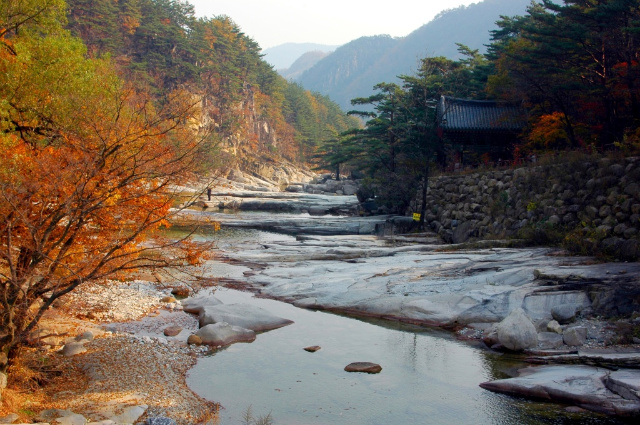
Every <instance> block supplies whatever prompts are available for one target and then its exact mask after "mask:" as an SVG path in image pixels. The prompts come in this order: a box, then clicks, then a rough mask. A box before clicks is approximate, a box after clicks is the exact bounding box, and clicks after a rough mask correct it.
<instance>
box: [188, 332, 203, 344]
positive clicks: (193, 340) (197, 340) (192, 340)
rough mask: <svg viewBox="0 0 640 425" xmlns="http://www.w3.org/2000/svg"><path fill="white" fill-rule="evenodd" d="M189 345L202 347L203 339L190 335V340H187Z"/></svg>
mask: <svg viewBox="0 0 640 425" xmlns="http://www.w3.org/2000/svg"><path fill="white" fill-rule="evenodd" d="M187 344H189V345H202V338H200V337H199V336H198V335H195V334H193V335H189V338H187Z"/></svg>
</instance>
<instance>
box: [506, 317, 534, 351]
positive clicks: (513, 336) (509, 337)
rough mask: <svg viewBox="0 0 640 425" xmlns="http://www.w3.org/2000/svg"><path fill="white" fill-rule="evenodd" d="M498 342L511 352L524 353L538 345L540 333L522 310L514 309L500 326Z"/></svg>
mask: <svg viewBox="0 0 640 425" xmlns="http://www.w3.org/2000/svg"><path fill="white" fill-rule="evenodd" d="M497 332H498V340H499V341H500V344H502V346H504V347H505V348H506V349H508V350H511V351H522V350H526V349H527V348H533V347H535V346H536V345H538V333H537V331H536V327H535V326H534V324H533V323H532V322H531V319H529V317H528V316H527V315H526V314H525V312H524V310H522V309H521V308H516V309H514V310H513V311H512V312H511V313H509V315H508V316H507V317H506V318H505V319H504V320H503V321H502V322H500V323H499V324H498V327H497Z"/></svg>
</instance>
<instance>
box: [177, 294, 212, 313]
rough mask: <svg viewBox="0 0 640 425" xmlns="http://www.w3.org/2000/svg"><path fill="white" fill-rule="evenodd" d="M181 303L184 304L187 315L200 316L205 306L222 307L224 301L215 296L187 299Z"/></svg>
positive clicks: (198, 296) (183, 307) (199, 296)
mask: <svg viewBox="0 0 640 425" xmlns="http://www.w3.org/2000/svg"><path fill="white" fill-rule="evenodd" d="M180 303H181V304H182V309H183V310H184V311H186V312H187V313H193V314H199V313H200V310H202V308H204V307H205V306H212V305H220V304H222V301H220V300H219V299H217V298H216V297H214V296H213V295H197V296H194V297H189V298H185V299H184V300H182V301H181V302H180Z"/></svg>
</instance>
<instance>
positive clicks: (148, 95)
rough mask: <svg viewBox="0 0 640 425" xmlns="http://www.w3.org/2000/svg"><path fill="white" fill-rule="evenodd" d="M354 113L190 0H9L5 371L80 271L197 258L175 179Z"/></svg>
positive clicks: (294, 150)
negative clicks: (176, 224) (172, 231)
mask: <svg viewBox="0 0 640 425" xmlns="http://www.w3.org/2000/svg"><path fill="white" fill-rule="evenodd" d="M354 125H356V126H357V125H358V121H357V120H356V119H355V118H351V117H348V116H346V115H345V114H344V113H343V112H342V111H341V110H340V108H339V107H338V106H337V105H336V104H334V103H333V102H331V101H330V100H329V99H328V98H326V97H323V96H320V95H316V94H313V93H310V92H309V91H307V90H304V89H303V88H302V87H300V86H299V85H296V84H290V83H288V82H287V81H285V80H284V79H283V78H282V77H280V76H278V75H277V74H276V72H275V71H274V70H273V69H272V68H271V67H270V66H269V65H268V64H266V63H265V62H264V61H263V60H262V58H261V54H260V48H259V46H258V45H257V44H256V43H255V42H254V41H253V40H252V39H251V38H249V37H247V36H246V35H244V34H243V33H242V32H241V31H240V29H239V28H238V27H237V25H235V24H234V22H233V21H232V20H231V19H230V18H227V17H223V16H221V17H214V18H206V19H196V18H195V17H194V13H193V7H192V6H191V5H190V4H189V3H187V2H185V1H181V0H117V1H116V0H70V1H69V2H65V1H64V0H0V329H2V332H0V377H4V375H3V373H4V372H5V371H6V370H7V368H8V367H9V365H10V362H11V360H12V359H13V356H14V355H15V354H16V352H17V348H18V347H19V346H20V345H21V344H23V343H24V342H25V341H26V340H27V339H28V338H29V335H30V333H31V332H32V331H33V330H34V329H35V327H36V326H37V324H38V322H39V320H40V319H41V317H42V316H43V314H44V313H45V311H47V309H48V308H49V307H50V306H51V305H52V304H53V303H54V301H56V300H57V299H59V298H60V297H62V296H64V295H66V294H67V293H69V292H71V291H73V290H75V289H76V288H77V287H79V286H80V285H83V284H84V283H86V282H90V281H91V282H95V281H105V280H106V279H107V278H113V277H116V278H123V279H124V278H126V277H127V276H129V274H130V273H131V271H133V270H139V269H154V270H157V269H162V268H171V267H180V266H185V265H196V264H198V263H199V262H200V260H201V259H202V258H203V256H205V255H206V253H207V252H208V250H209V249H211V247H210V246H208V245H206V244H195V243H192V242H190V241H189V240H188V237H187V238H185V239H184V240H179V241H176V240H171V239H168V238H166V237H164V236H163V235H164V234H163V233H162V231H161V230H162V229H163V228H164V227H166V226H168V225H169V220H168V219H169V218H170V217H172V216H173V215H174V214H175V210H174V207H176V206H178V205H189V204H190V203H192V202H193V201H194V200H195V199H197V197H198V196H199V195H200V193H197V190H196V193H194V194H192V195H191V196H192V198H191V199H186V200H185V199H184V198H182V197H181V196H182V194H181V193H178V192H179V191H177V190H176V188H197V187H202V185H203V184H206V183H207V181H203V177H206V176H208V177H210V178H213V177H215V173H214V172H212V171H215V169H216V166H220V165H224V166H226V167H233V166H234V165H236V164H235V161H236V160H238V159H243V158H244V159H247V158H248V159H249V160H251V161H254V160H263V161H273V162H278V161H295V162H301V161H304V160H305V158H306V157H307V156H308V155H310V153H311V152H312V151H313V149H314V143H315V142H316V141H317V140H320V139H322V138H323V137H326V135H327V134H334V133H339V132H341V131H344V130H346V129H348V128H350V127H353V126H354ZM185 196H186V195H185Z"/></svg>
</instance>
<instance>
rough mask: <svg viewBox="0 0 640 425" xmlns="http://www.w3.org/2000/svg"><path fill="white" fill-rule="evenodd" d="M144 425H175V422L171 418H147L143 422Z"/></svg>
mask: <svg viewBox="0 0 640 425" xmlns="http://www.w3.org/2000/svg"><path fill="white" fill-rule="evenodd" d="M144 424H145V425H177V423H176V421H174V420H173V419H171V418H165V417H163V416H159V417H156V418H149V419H147V420H146V421H145V422H144Z"/></svg>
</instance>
